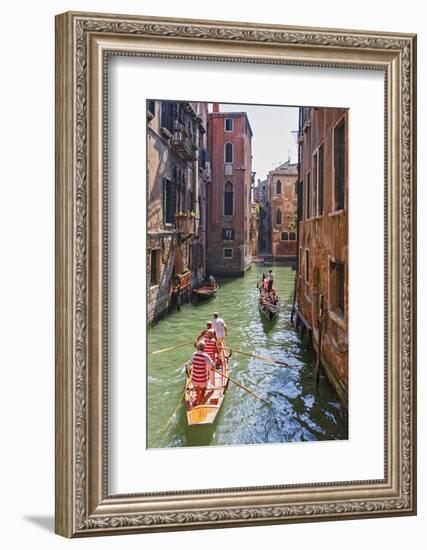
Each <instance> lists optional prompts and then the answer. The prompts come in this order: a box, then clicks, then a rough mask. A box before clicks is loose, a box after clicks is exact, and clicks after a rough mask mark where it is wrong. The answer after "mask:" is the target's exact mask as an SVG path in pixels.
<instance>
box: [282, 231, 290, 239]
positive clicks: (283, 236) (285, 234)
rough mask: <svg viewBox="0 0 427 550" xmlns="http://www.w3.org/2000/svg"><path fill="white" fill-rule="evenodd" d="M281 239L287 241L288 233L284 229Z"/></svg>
mask: <svg viewBox="0 0 427 550" xmlns="http://www.w3.org/2000/svg"><path fill="white" fill-rule="evenodd" d="M282 241H289V234H288V233H287V232H286V231H282Z"/></svg>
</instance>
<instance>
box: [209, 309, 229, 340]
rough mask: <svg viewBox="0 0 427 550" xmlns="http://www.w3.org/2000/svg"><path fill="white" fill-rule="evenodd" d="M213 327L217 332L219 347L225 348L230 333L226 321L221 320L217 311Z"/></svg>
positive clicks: (214, 315)
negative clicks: (225, 341) (225, 339)
mask: <svg viewBox="0 0 427 550" xmlns="http://www.w3.org/2000/svg"><path fill="white" fill-rule="evenodd" d="M212 326H213V328H214V330H215V334H216V339H217V342H218V345H219V347H221V348H223V347H224V338H225V336H228V331H227V325H226V324H225V321H224V319H221V317H220V316H219V314H218V312H217V311H215V313H214V314H213V322H212Z"/></svg>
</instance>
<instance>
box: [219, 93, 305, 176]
mask: <svg viewBox="0 0 427 550" xmlns="http://www.w3.org/2000/svg"><path fill="white" fill-rule="evenodd" d="M209 111H210V112H211V111H212V104H209ZM220 111H222V112H234V111H238V112H240V111H244V112H246V113H247V115H248V119H249V123H250V125H251V128H252V131H253V138H252V156H253V159H252V170H253V171H255V172H256V175H255V179H256V181H258V179H261V180H263V179H265V178H266V177H267V174H268V172H269V171H270V170H273V169H274V168H276V166H279V164H282V163H283V162H286V161H287V160H288V158H289V157H290V159H291V162H292V163H294V162H297V161H298V149H297V143H296V137H295V134H293V133H292V132H295V131H296V130H298V107H277V106H265V105H235V104H231V103H229V104H228V103H221V104H220Z"/></svg>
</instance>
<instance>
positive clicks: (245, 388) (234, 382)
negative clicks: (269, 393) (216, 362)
mask: <svg viewBox="0 0 427 550" xmlns="http://www.w3.org/2000/svg"><path fill="white" fill-rule="evenodd" d="M214 370H215V372H217V373H218V374H220V375H221V376H223V377H224V378H226V379H227V380H230V382H233V384H236V386H239V388H242V390H245V391H246V392H248V393H250V394H251V395H252V396H253V397H255V398H256V399H259V400H260V401H264V403H267V405H269V406H270V407H271V403H270V401H267V400H266V399H264V398H263V397H260V396H259V395H257V394H256V393H254V392H253V391H251V390H250V389H248V388H247V387H246V386H244V385H243V384H241V383H240V382H237V380H234V379H233V378H230V377H229V376H227V375H226V374H224V373H223V372H221V371H219V370H217V369H214Z"/></svg>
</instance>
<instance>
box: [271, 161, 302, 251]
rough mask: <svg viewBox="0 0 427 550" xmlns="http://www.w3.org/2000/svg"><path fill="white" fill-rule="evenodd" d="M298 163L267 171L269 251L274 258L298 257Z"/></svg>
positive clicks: (282, 165) (288, 162)
mask: <svg viewBox="0 0 427 550" xmlns="http://www.w3.org/2000/svg"><path fill="white" fill-rule="evenodd" d="M297 179H298V165H297V164H291V163H290V161H287V162H285V163H284V164H281V165H280V166H278V167H277V168H276V169H275V170H272V171H271V172H269V174H268V177H267V184H268V188H269V195H270V201H271V203H270V208H271V211H270V220H271V254H272V257H273V259H274V260H295V259H296V256H297V226H296V216H297V196H296V182H297Z"/></svg>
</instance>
